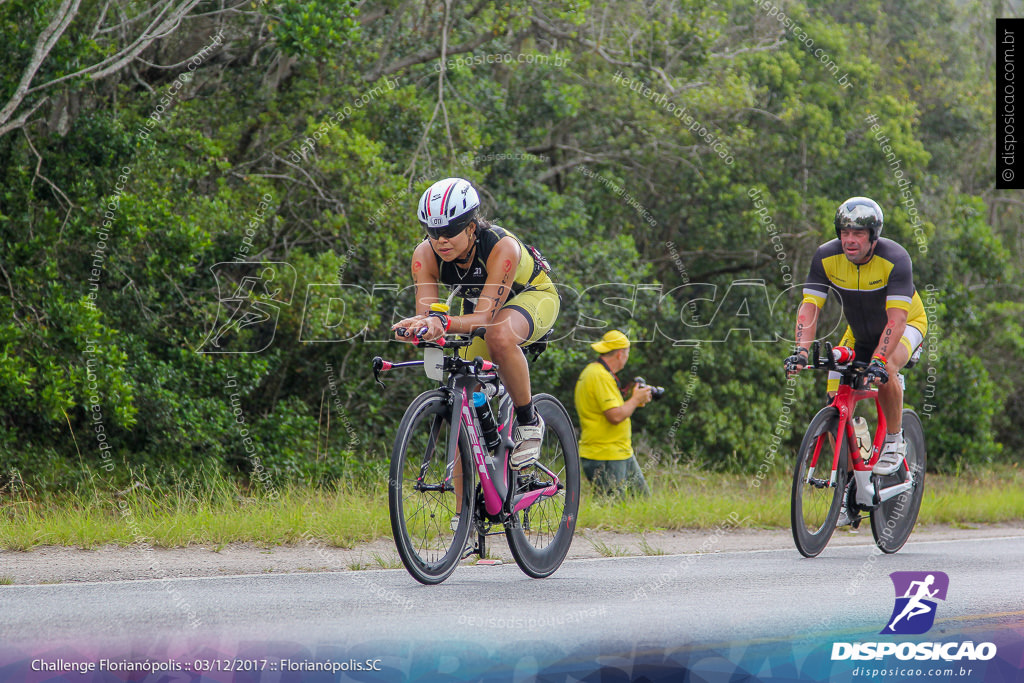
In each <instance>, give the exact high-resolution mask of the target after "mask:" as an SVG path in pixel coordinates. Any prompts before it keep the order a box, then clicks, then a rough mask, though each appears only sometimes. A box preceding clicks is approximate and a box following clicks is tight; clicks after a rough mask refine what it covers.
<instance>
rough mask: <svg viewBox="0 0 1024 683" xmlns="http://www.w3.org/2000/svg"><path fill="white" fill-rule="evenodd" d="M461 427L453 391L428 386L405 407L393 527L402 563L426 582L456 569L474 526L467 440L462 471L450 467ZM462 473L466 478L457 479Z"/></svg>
mask: <svg viewBox="0 0 1024 683" xmlns="http://www.w3.org/2000/svg"><path fill="white" fill-rule="evenodd" d="M458 428H459V425H458V423H456V424H455V425H452V423H451V406H450V405H449V404H448V398H447V394H446V393H445V392H443V391H440V390H434V391H428V392H426V393H423V394H420V395H419V396H417V397H416V399H415V400H414V401H413V402H412V404H411V405H410V406H409V408H408V410H406V411H405V415H404V416H403V417H402V422H401V423H400V424H399V426H398V436H397V437H396V438H395V445H394V448H393V449H392V451H391V478H390V480H389V481H388V509H389V511H390V513H391V531H392V533H393V534H394V537H395V546H396V547H397V548H398V555H399V557H401V558H402V564H404V565H405V568H406V569H407V570H408V571H409V573H410V574H412V576H413V578H415V579H416V580H417V581H419V582H421V583H425V584H436V583H440V582H442V581H444V580H445V579H446V578H448V577H449V576H450V575H451V573H452V572H453V571H455V567H456V566H457V565H458V563H459V560H460V559H462V554H463V549H464V548H465V546H466V540H467V538H468V537H469V533H470V531H471V529H472V526H473V524H472V519H473V483H472V481H473V479H472V476H473V475H472V473H473V468H472V467H471V466H470V458H469V449H468V448H467V447H466V444H461V445H460V447H459V448H458V455H457V456H456V457H457V458H458V459H459V460H460V461H461V471H460V468H455V467H453V468H452V470H454V472H453V471H449V466H448V450H449V446H450V445H451V444H452V435H453V431H454V430H458ZM456 433H457V432H456ZM456 438H458V437H456ZM465 440H466V439H464V438H463V439H462V441H465ZM453 464H454V463H453ZM456 475H458V476H460V477H461V478H462V479H463V480H462V481H455V477H456ZM467 479H468V481H466V480H467ZM453 527H455V529H454V530H453Z"/></svg>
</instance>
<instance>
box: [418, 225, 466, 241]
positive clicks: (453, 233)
mask: <svg viewBox="0 0 1024 683" xmlns="http://www.w3.org/2000/svg"><path fill="white" fill-rule="evenodd" d="M472 222H473V221H469V223H463V224H462V225H446V226H445V227H443V228H428V227H427V226H425V225H424V226H423V229H424V230H426V231H427V237H429V238H430V239H432V240H439V239H441V238H442V237H444V238H446V239H453V238H455V237H458V236H459V235H461V234H462V233H463V232H465V230H466V228H468V227H469V226H470V224H471V223H472Z"/></svg>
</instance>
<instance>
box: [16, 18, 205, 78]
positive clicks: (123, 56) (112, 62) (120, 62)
mask: <svg viewBox="0 0 1024 683" xmlns="http://www.w3.org/2000/svg"><path fill="white" fill-rule="evenodd" d="M199 2H200V0H182V3H181V4H180V5H179V6H178V7H177V8H176V9H174V10H172V11H171V12H170V13H169V14H168V15H167V16H166V17H164V14H165V13H166V11H167V10H166V8H165V9H162V10H161V11H160V12H159V13H158V14H157V17H156V18H155V19H153V21H152V22H150V24H149V26H147V27H146V30H145V31H143V32H142V35H140V36H139V37H138V38H136V39H135V41H134V42H133V43H132V44H131V45H129V46H128V47H126V48H124V49H123V50H120V51H119V52H117V53H116V54H114V55H111V56H110V57H107V58H106V59H104V60H103V61H101V62H97V63H96V64H93V65H92V66H87V67H86V68H84V69H79V70H78V71H76V72H74V73H71V74H68V75H66V76H61V77H60V78H55V79H53V80H52V81H47V82H46V83H43V84H42V85H37V86H35V87H34V88H32V89H31V90H30V91H29V92H36V91H38V90H43V89H44V88H49V87H52V86H54V85H57V84H58V83H62V82H64V81H66V80H68V79H71V78H78V77H79V76H85V75H87V74H88V76H89V79H90V80H93V81H96V80H99V79H101V78H105V77H106V76H109V75H110V74H112V73H115V72H117V71H120V70H121V69H122V68H124V66H125V65H127V64H128V63H129V62H131V61H133V60H134V59H135V58H136V57H137V56H138V55H139V54H140V53H141V52H142V51H143V50H145V49H146V48H147V47H149V46H150V45H152V44H153V42H154V41H156V40H158V39H160V38H163V37H165V36H167V35H169V34H170V33H173V32H174V30H175V29H177V28H178V25H179V24H181V20H182V18H183V17H184V15H185V14H187V13H188V11H189V10H191V9H192V8H193V7H195V6H196V5H198V4H199ZM167 5H168V6H170V5H171V2H170V0H169V1H168V2H167Z"/></svg>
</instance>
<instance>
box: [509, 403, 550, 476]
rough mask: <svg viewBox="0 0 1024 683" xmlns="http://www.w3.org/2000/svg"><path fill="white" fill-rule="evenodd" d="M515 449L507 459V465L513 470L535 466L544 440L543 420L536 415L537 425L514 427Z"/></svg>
mask: <svg viewBox="0 0 1024 683" xmlns="http://www.w3.org/2000/svg"><path fill="white" fill-rule="evenodd" d="M512 438H513V439H514V440H515V442H516V447H515V449H513V451H512V457H510V458H509V464H510V465H511V466H512V469H514V470H521V469H523V468H524V467H529V466H530V465H535V464H537V460H538V459H539V458H540V447H541V441H542V440H543V438H544V418H542V417H541V416H540V414H539V413H538V414H537V424H535V425H516V431H515V433H514V434H513V435H512Z"/></svg>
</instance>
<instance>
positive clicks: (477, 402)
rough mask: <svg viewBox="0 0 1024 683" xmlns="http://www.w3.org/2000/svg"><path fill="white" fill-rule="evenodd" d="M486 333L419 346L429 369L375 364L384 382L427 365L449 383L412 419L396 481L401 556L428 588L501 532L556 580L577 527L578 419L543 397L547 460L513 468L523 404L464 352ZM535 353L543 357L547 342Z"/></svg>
mask: <svg viewBox="0 0 1024 683" xmlns="http://www.w3.org/2000/svg"><path fill="white" fill-rule="evenodd" d="M482 331H483V328H481V329H479V330H477V331H476V332H475V333H474V334H473V335H469V336H459V337H452V338H449V339H447V340H446V339H445V338H441V339H438V340H437V341H436V342H424V341H417V342H416V344H417V346H418V347H420V348H422V349H423V350H424V354H423V360H420V361H408V362H402V363H392V362H389V361H386V360H384V359H382V358H380V357H379V356H378V357H377V358H374V359H373V370H374V377H375V378H376V379H377V381H378V383H380V375H381V373H384V372H388V371H391V370H394V369H397V368H404V367H422V368H423V369H424V371H425V372H426V374H427V376H428V377H430V378H431V379H434V380H436V381H438V382H439V386H438V387H437V388H435V389H432V390H430V391H427V392H424V393H422V394H420V395H419V396H417V397H416V398H415V399H414V400H413V402H412V403H411V404H410V405H409V408H408V409H407V410H406V411H405V415H404V416H403V417H402V421H401V423H400V424H399V425H398V434H397V436H396V437H395V444H394V447H393V448H392V451H391V475H390V479H389V482H388V506H389V510H390V514H391V530H392V532H393V533H394V537H395V545H396V546H397V548H398V555H399V557H401V559H402V563H403V564H404V565H405V568H406V569H407V570H408V572H409V573H410V574H411V575H412V576H413V578H415V579H416V580H417V581H420V582H421V583H424V584H437V583H441V582H442V581H444V580H445V579H447V578H448V577H449V576H450V575H451V574H452V572H453V571H455V568H456V566H457V565H458V563H459V562H460V561H461V560H462V559H463V558H465V557H469V556H470V555H474V554H476V555H479V557H480V558H481V559H483V558H484V557H485V556H486V554H487V550H486V538H487V536H490V535H495V534H500V533H504V534H505V537H506V538H507V540H508V545H509V548H510V550H511V551H512V556H513V558H514V559H515V561H516V563H517V564H518V565H519V567H520V568H521V569H522V570H523V571H524V572H525V573H526V574H527V575H528V576H531V577H534V578H544V577H546V576H550V575H551V574H552V573H554V572H555V570H556V569H558V567H559V566H560V565H561V564H562V560H564V559H565V556H566V553H567V552H568V551H569V545H570V544H571V543H572V537H573V533H574V531H575V529H576V514H577V510H578V509H579V503H580V462H579V451H578V448H577V442H576V433H575V431H574V429H573V426H572V421H571V419H570V418H569V414H568V412H566V410H565V407H564V406H562V404H561V403H560V402H559V401H558V399H556V398H555V397H554V396H550V395H548V394H535V395H534V398H533V403H534V408H535V409H536V410H537V411H538V412H539V413H540V415H541V417H542V418H543V419H544V425H545V431H544V436H543V445H542V448H541V454H540V459H539V460H538V462H537V464H536V465H532V466H529V467H526V468H524V469H522V470H519V471H515V470H513V469H512V468H511V467H510V466H509V456H510V454H511V452H512V448H513V447H514V442H513V440H512V434H513V429H514V417H513V405H512V400H511V398H510V397H509V396H508V395H507V393H506V391H505V388H504V386H503V385H502V383H501V380H500V379H499V378H498V366H497V365H496V364H495V363H492V362H490V361H486V360H483V359H481V358H479V357H478V358H476V359H475V360H472V361H471V360H466V359H463V358H460V357H459V356H458V355H457V353H456V351H457V350H458V349H459V348H461V347H464V346H467V345H469V344H470V343H471V342H472V341H473V337H474V336H482V334H481V333H482ZM526 350H527V351H531V350H532V351H533V352H534V359H536V357H537V356H538V355H539V354H540V352H541V351H542V350H543V344H540V345H535V346H534V348H532V349H531V348H529V347H528V348H527V349H526ZM445 375H447V379H445V378H444V377H445ZM492 403H497V410H492ZM456 464H458V467H456Z"/></svg>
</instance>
